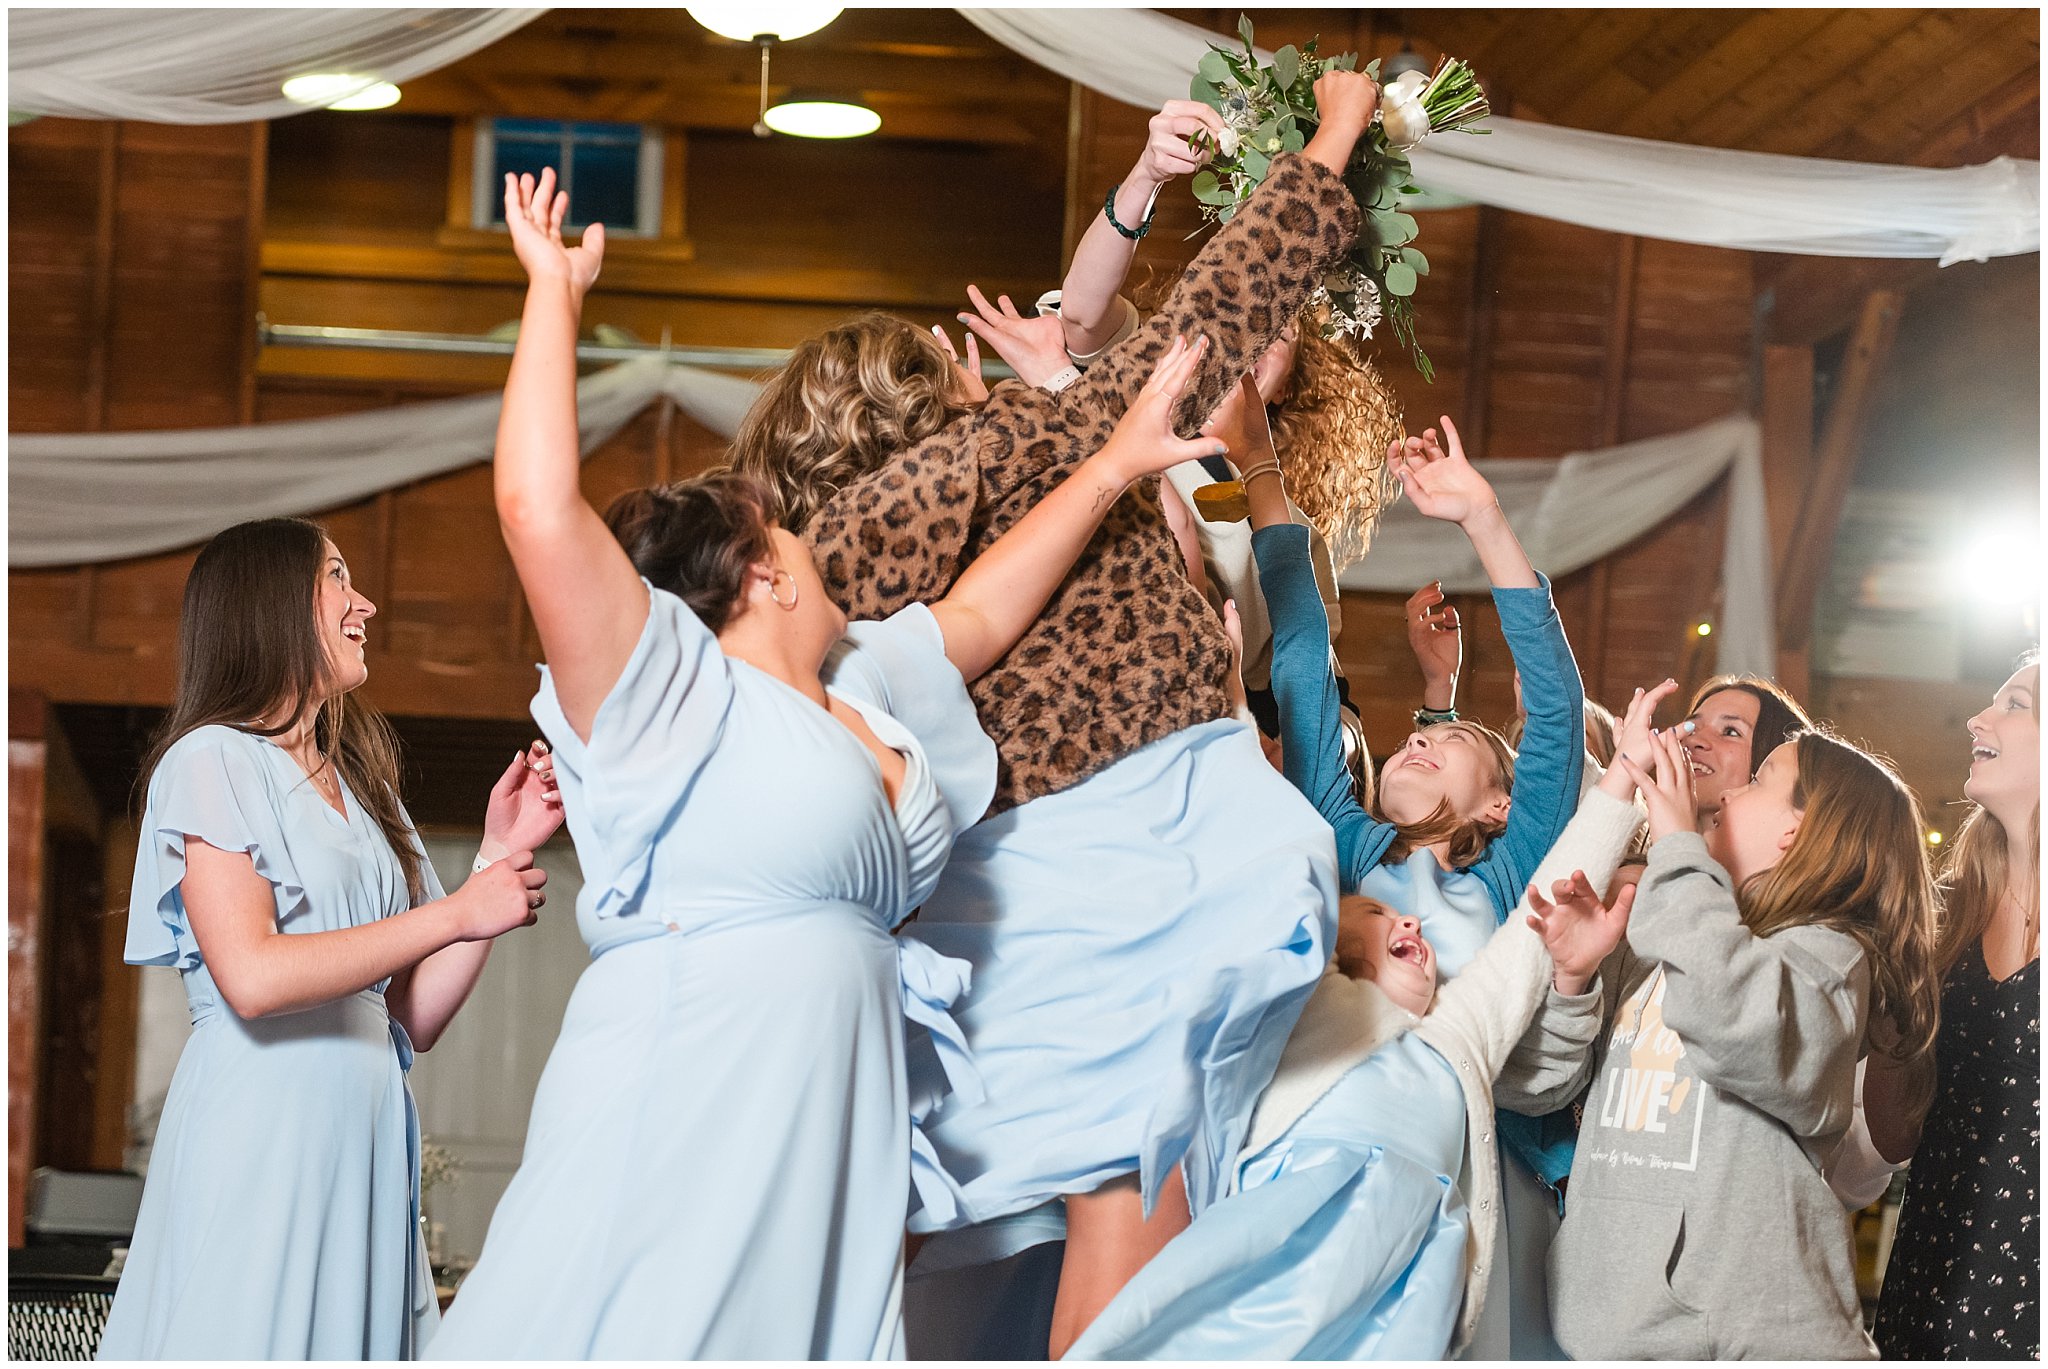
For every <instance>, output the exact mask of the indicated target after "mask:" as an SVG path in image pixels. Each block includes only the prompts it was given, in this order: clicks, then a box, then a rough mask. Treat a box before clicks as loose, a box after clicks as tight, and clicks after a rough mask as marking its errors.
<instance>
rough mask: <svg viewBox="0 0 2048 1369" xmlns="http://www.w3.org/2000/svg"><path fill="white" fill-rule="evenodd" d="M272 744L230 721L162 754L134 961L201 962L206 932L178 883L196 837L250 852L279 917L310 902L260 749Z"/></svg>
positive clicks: (135, 902) (153, 784) (133, 936)
mask: <svg viewBox="0 0 2048 1369" xmlns="http://www.w3.org/2000/svg"><path fill="white" fill-rule="evenodd" d="M265 745H268V743H266V742H263V741H261V740H259V739H257V738H254V737H250V736H246V735H245V734H243V733H240V732H237V731H236V730H235V729H233V728H230V727H223V726H209V727H202V728H199V729H198V730H196V731H194V732H191V733H188V734H187V735H186V736H184V737H182V738H180V739H179V740H178V742H177V743H176V744H175V745H173V746H172V747H171V749H170V750H169V751H168V752H166V753H165V754H164V758H163V760H162V761H161V762H159V763H158V765H157V768H156V773H155V774H154V775H153V776H151V777H150V783H149V804H148V808H147V811H146V812H145V813H144V815H143V830H142V839H141V841H140V842H139V843H137V846H136V852H135V879H134V883H133V884H132V886H131V888H132V890H133V892H132V893H131V894H130V895H129V899H128V942H127V946H126V949H125V951H124V952H123V956H124V958H125V959H126V960H127V962H128V963H129V964H131V965H168V966H171V967H172V968H173V969H178V970H189V969H193V968H196V967H197V966H198V965H199V964H200V954H199V942H198V940H197V939H196V938H194V937H193V935H192V928H191V926H190V924H189V922H188V921H187V919H186V916H185V899H184V894H183V892H182V891H181V888H180V885H181V884H182V883H183V881H184V878H185V843H186V841H187V840H188V839H190V838H195V837H196V838H198V839H199V840H200V841H203V842H205V843H206V844H207V845H208V846H212V847H215V848H216V849H218V850H222V851H241V852H246V853H247V854H248V856H249V858H250V860H251V861H252V862H254V864H255V866H256V873H257V874H259V875H261V876H263V878H264V879H266V880H268V881H269V882H270V884H271V887H272V888H273V889H274V890H275V891H276V899H277V921H278V924H279V925H280V926H282V925H283V924H284V923H286V922H287V921H289V920H290V919H291V918H292V917H293V916H294V915H296V914H297V913H298V912H299V910H300V909H302V908H303V907H304V906H305V901H306V898H305V895H306V889H305V885H304V883H303V882H302V880H301V879H300V876H299V872H298V870H297V869H296V868H294V867H293V864H292V859H291V853H290V851H289V850H288V849H287V847H286V845H285V840H284V831H283V829H282V828H281V827H280V826H279V825H278V815H277V795H276V793H275V784H274V777H273V776H272V775H271V774H270V773H269V772H268V767H267V765H266V761H267V760H268V758H267V757H265V756H263V755H262V754H261V753H260V752H258V751H256V750H255V748H257V747H260V746H265Z"/></svg>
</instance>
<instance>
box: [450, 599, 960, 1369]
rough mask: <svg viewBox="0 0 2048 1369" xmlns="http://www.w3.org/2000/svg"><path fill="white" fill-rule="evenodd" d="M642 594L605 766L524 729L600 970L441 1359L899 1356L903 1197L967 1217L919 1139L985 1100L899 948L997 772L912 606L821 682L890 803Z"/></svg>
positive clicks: (538, 1100) (788, 705)
mask: <svg viewBox="0 0 2048 1369" xmlns="http://www.w3.org/2000/svg"><path fill="white" fill-rule="evenodd" d="M649 594H650V604H649V610H648V617H647V623H646V626H645V628H644V629H643V630H642V632H641V635H640V639H639V641H638V643H637V644H636V646H635V648H634V651H633V654H632V657H631V658H630V659H629V660H628V662H627V664H626V666H625V669H624V670H623V672H622V673H621V674H620V676H619V679H618V682H617V683H616V684H615V685H614V686H613V688H612V690H611V692H610V693H609V694H608V695H607V696H606V698H605V700H604V702H603V704H602V705H601V706H600V707H599V709H598V711H597V714H596V716H595V718H594V719H593V720H592V722H591V726H590V735H589V738H588V740H587V741H586V740H584V739H582V738H579V737H578V736H577V735H576V733H575V731H574V730H573V729H572V728H571V727H570V726H569V724H568V721H567V719H566V718H565V717H564V716H563V714H562V711H561V708H560V705H559V703H558V702H557V700H556V697H555V691H554V686H553V682H552V680H551V679H544V680H543V682H542V685H541V690H540V693H539V695H538V696H537V697H536V698H535V700H534V705H533V707H534V716H535V717H536V718H537V719H538V720H539V721H540V725H541V728H542V730H543V731H544V732H545V733H546V734H547V737H548V740H549V742H550V743H551V744H552V745H553V746H554V750H555V774H556V777H557V779H558V780H559V781H560V785H561V792H562V804H563V809H564V811H565V813H566V814H567V819H568V824H569V829H570V832H571V834H572V835H573V836H574V837H575V841H576V853H577V857H578V859H579V861H580V862H581V863H582V866H583V875H584V886H583V891H582V893H581V894H580V895H579V896H578V900H577V907H576V916H577V921H578V924H579V926H580V927H581V930H582V932H583V936H584V939H585V941H586V942H588V944H589V946H590V951H591V956H592V960H591V963H590V966H589V968H587V969H586V970H585V971H584V972H583V977H582V978H581V980H579V981H578V983H577V987H576V990H575V993H574V995H573V996H572V997H571V999H570V1002H569V1008H568V1011H567V1014H566V1015H565V1017H564V1018H563V1022H562V1030H561V1035H560V1036H559V1037H558V1038H557V1040H556V1043H555V1048H554V1051H553V1053H552V1054H551V1055H550V1057H549V1059H548V1064H547V1068H546V1070H545V1071H544V1072H543V1074H542V1076H541V1081H540V1087H539V1090H538V1092H537V1093H536V1095H535V1097H534V1103H533V1114H532V1119H531V1122H530V1124H529V1129H528V1132H527V1138H526V1149H525V1154H524V1156H523V1158H522V1159H521V1162H520V1167H519V1172H518V1173H517V1174H516V1175H515V1176H514V1178H513V1180H512V1183H511V1185H510V1187H509V1188H507V1190H506V1192H505V1196H504V1198H503V1199H502V1200H501V1201H500V1203H499V1205H498V1209H497V1212H496V1213H495V1214H494V1215H493V1217H492V1219H491V1227H490V1233H489V1235H488V1236H487V1237H486V1239H485V1241H484V1248H483V1251H482V1254H481V1255H480V1257H479V1258H478V1261H477V1265H476V1268H475V1269H474V1270H473V1271H472V1272H471V1273H470V1275H469V1277H468V1278H467V1279H466V1280H465V1281H464V1283H463V1285H462V1289H461V1291H460V1292H459V1293H458V1294H457V1295H456V1298H455V1302H454V1304H453V1306H452V1307H450V1309H449V1312H448V1315H447V1317H446V1319H445V1320H444V1321H443V1323H442V1327H441V1331H440V1333H439V1335H437V1336H436V1338H435V1340H434V1343H433V1345H432V1346H431V1347H430V1348H429V1354H430V1355H431V1356H432V1357H434V1358H453V1359H500V1358H539V1359H660V1360H678V1359H870V1358H890V1357H897V1358H900V1357H901V1356H902V1354H903V1330H902V1315H901V1301H902V1285H903V1271H902V1248H903V1229H904V1220H905V1217H906V1216H907V1214H908V1212H909V1210H910V1205H911V1200H912V1192H913V1188H914V1189H915V1192H916V1195H917V1198H918V1200H919V1202H920V1203H921V1205H922V1206H923V1207H925V1208H927V1209H934V1210H947V1209H948V1208H949V1207H950V1206H951V1205H953V1204H954V1203H956V1202H957V1201H958V1195H957V1192H956V1191H955V1190H954V1188H953V1186H952V1184H951V1182H950V1180H949V1179H948V1178H947V1176H946V1175H945V1174H944V1173H943V1172H941V1171H940V1170H939V1168H938V1167H937V1165H936V1163H935V1162H934V1160H933V1156H932V1151H931V1149H930V1147H929V1146H928V1145H927V1144H926V1143H925V1142H924V1141H923V1138H922V1136H921V1133H920V1132H919V1131H918V1129H917V1126H916V1122H917V1120H918V1118H919V1117H921V1116H922V1115H923V1114H924V1113H925V1112H926V1111H927V1110H928V1109H929V1108H930V1107H932V1106H933V1105H934V1104H935V1103H936V1102H937V1101H938V1100H939V1098H940V1097H943V1096H945V1094H946V1090H947V1087H948V1085H947V1084H945V1083H942V1082H938V1081H941V1080H944V1079H947V1078H950V1080H951V1083H950V1087H951V1088H953V1089H967V1090H972V1089H973V1088H974V1085H975V1081H974V1079H973V1077H972V1075H971V1074H970V1073H969V1070H968V1066H967V1062H966V1061H965V1060H964V1057H963V1053H962V1047H961V1038H960V1035H959V1032H958V1029H957V1028H955V1027H954V1025H953V1023H952V1021H951V1019H950V1018H949V1017H948V1016H947V1015H946V1008H947V1006H948V1005H949V1004H950V1003H951V1001H952V1000H953V998H954V997H955V996H956V995H958V994H959V993H960V992H961V991H962V990H964V989H965V987H966V984H967V975H966V967H965V966H964V965H962V964H960V963H959V962H957V961H952V960H948V959H946V958H944V957H942V956H939V955H936V954H934V953H932V952H931V951H930V950H929V949H927V948H925V947H923V946H922V945H921V944H919V943H918V942H916V941H913V940H911V939H909V938H902V939H899V938H897V937H894V936H892V935H891V934H890V933H891V930H892V929H893V928H894V927H895V926H896V925H897V924H898V923H899V922H901V921H902V920H903V919H904V918H906V917H907V916H909V915H910V913H911V912H912V911H914V910H915V909H916V908H917V906H918V905H919V903H920V902H922V900H923V899H924V897H925V896H926V895H927V894H928V893H929V892H930V891H931V888H932V886H933V885H934V884H935V883H936V882H937V880H938V875H939V870H940V868H941V867H942V866H943V865H944V863H945V861H946V858H947V855H948V853H949V851H950V850H951V847H952V843H953V834H954V832H955V831H956V830H957V829H958V828H960V827H963V826H965V825H967V824H968V823H971V822H972V821H973V820H974V818H975V817H977V816H979V815H980V813H981V812H982V810H983V809H984V808H985V807H986V806H987V804H988V800H989V796H990V794H991V793H992V792H993V790H994V786H995V748H994V746H993V744H992V743H990V742H989V740H988V738H987V737H986V736H985V735H984V734H983V733H982V731H981V728H980V725H979V723H978V722H977V721H976V719H975V714H974V707H973V703H972V701H971V700H970V699H969V698H968V695H967V690H966V687H965V685H964V683H963V682H962V680H961V678H960V674H959V672H958V671H957V670H955V669H954V668H953V666H952V665H951V664H950V663H949V662H948V661H947V660H946V657H945V655H944V650H943V648H944V642H943V639H942V637H941V635H940V631H939V627H938V623H937V621H936V620H935V619H934V618H933V617H932V615H931V613H930V612H929V611H928V610H927V609H925V608H923V607H922V606H912V607H910V608H907V609H905V610H904V611H903V612H901V613H899V614H897V615H896V616H895V617H893V618H890V619H888V620H887V621H885V622H880V623H859V624H855V625H854V626H853V627H852V628H851V629H850V630H849V633H848V638H849V641H848V643H847V644H846V646H845V648H844V649H843V650H842V651H841V653H840V655H839V658H838V659H837V660H835V661H834V662H833V669H832V672H831V674H830V676H829V679H828V687H829V688H830V689H831V690H832V691H833V692H834V693H835V694H837V695H838V696H839V697H840V698H841V699H842V700H844V701H846V702H847V703H849V704H851V705H852V706H853V707H854V708H856V709H857V710H858V711H859V712H860V713H861V715H862V716H863V717H864V718H865V720H866V721H867V723H868V725H869V727H870V728H871V729H873V731H874V733H875V734H876V735H877V736H878V737H879V738H880V739H881V740H882V741H883V742H884V743H885V744H886V745H888V746H891V747H893V748H895V749H896V750H897V751H898V752H899V753H901V754H902V756H903V758H904V776H903V780H902V783H901V785H900V786H899V787H898V792H897V795H896V797H895V800H894V802H893V803H892V802H891V800H890V798H889V796H888V794H887V792H886V791H885V790H884V788H883V786H882V782H881V770H880V767H879V766H878V765H877V763H876V761H875V757H874V755H873V753H872V752H870V751H869V749H868V748H867V746H866V745H864V744H863V743H862V742H861V741H860V740H859V739H858V738H856V737H855V736H854V734H853V733H852V732H850V731H849V730H848V729H847V727H846V726H845V725H844V724H843V723H841V722H840V721H839V720H838V719H837V718H835V717H833V716H832V715H831V714H830V713H828V712H827V711H826V710H825V709H823V708H821V707H819V706H818V704H817V703H816V702H815V701H813V700H812V699H810V698H808V697H806V696H805V695H803V694H801V693H799V692H798V691H796V690H795V689H792V688H791V687H790V686H788V685H787V684H784V683H783V682H782V681H780V680H777V679H775V678H774V677H772V676H769V675H767V674H764V673H763V672H761V671H759V670H756V669H755V668H754V667H752V666H750V665H748V664H746V663H744V662H741V661H737V660H734V659H732V658H730V657H727V656H726V655H724V654H723V653H722V652H721V651H720V650H719V646H718V642H717V640H716V638H714V637H713V636H712V634H711V633H710V632H709V631H708V630H706V628H705V627H704V625H703V623H701V622H700V621H699V620H698V619H697V617H696V616H695V615H694V614H692V613H691V612H690V610H689V609H688V607H686V606H685V605H684V604H683V602H682V601H681V600H680V599H678V598H676V597H675V596H673V595H671V594H668V593H665V592H663V591H661V590H654V589H650V591H649ZM906 1019H907V1020H908V1022H909V1023H910V1024H911V1029H909V1030H906ZM914 1058H920V1069H919V1074H920V1076H921V1078H924V1079H925V1080H926V1081H927V1085H926V1092H925V1093H923V1094H921V1095H913V1094H912V1092H911V1091H910V1088H909V1083H908V1080H909V1068H908V1067H909V1064H910V1062H911V1061H912V1059H914ZM926 1066H930V1068H926Z"/></svg>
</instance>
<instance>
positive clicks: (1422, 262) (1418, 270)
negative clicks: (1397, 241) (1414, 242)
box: [1401, 247, 1429, 276]
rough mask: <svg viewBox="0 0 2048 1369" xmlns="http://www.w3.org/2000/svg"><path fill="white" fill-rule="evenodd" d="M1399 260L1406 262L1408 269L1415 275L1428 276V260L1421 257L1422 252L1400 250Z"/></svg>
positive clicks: (1410, 248)
mask: <svg viewBox="0 0 2048 1369" xmlns="http://www.w3.org/2000/svg"><path fill="white" fill-rule="evenodd" d="M1401 260H1402V261H1405V262H1407V263H1408V269H1409V270H1411V271H1413V272H1414V273H1415V274H1416V275H1418V276H1426V275H1428V274H1429V258H1428V257H1425V256H1423V255H1422V251H1421V249H1420V248H1415V247H1404V248H1402V249H1401Z"/></svg>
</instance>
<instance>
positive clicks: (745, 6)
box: [683, 0, 845, 43]
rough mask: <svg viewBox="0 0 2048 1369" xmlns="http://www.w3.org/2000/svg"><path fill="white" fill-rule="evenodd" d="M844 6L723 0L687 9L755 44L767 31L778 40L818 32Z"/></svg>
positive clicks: (724, 33) (799, 0) (727, 34)
mask: <svg viewBox="0 0 2048 1369" xmlns="http://www.w3.org/2000/svg"><path fill="white" fill-rule="evenodd" d="M844 8H845V7H844V6H843V5H815V4H810V3H808V2H807V0H779V2H778V3H771V4H762V3H760V2H759V0H722V3H719V4H711V5H686V6H684V9H683V12H684V13H685V14H688V15H689V16H690V17H691V18H692V19H695V20H696V21H697V22H698V23H700V24H702V25H703V26H704V27H705V28H707V29H710V30H711V31H712V32H713V33H715V34H718V35H719V36H720V37H723V38H730V39H732V40H733V41H734V42H736V43H751V42H753V41H754V40H756V39H757V38H760V37H762V36H763V35H764V34H765V35H766V36H768V37H770V38H773V39H774V40H775V41H776V42H778V43H786V42H788V41H789V40H790V39H792V38H801V37H803V36H804V35H805V34H807V33H816V32H817V31H818V30H819V29H821V28H823V27H825V25H827V24H829V23H831V22H832V21H833V20H834V19H837V18H838V17H839V14H840V11H841V10H842V9H844Z"/></svg>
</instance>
